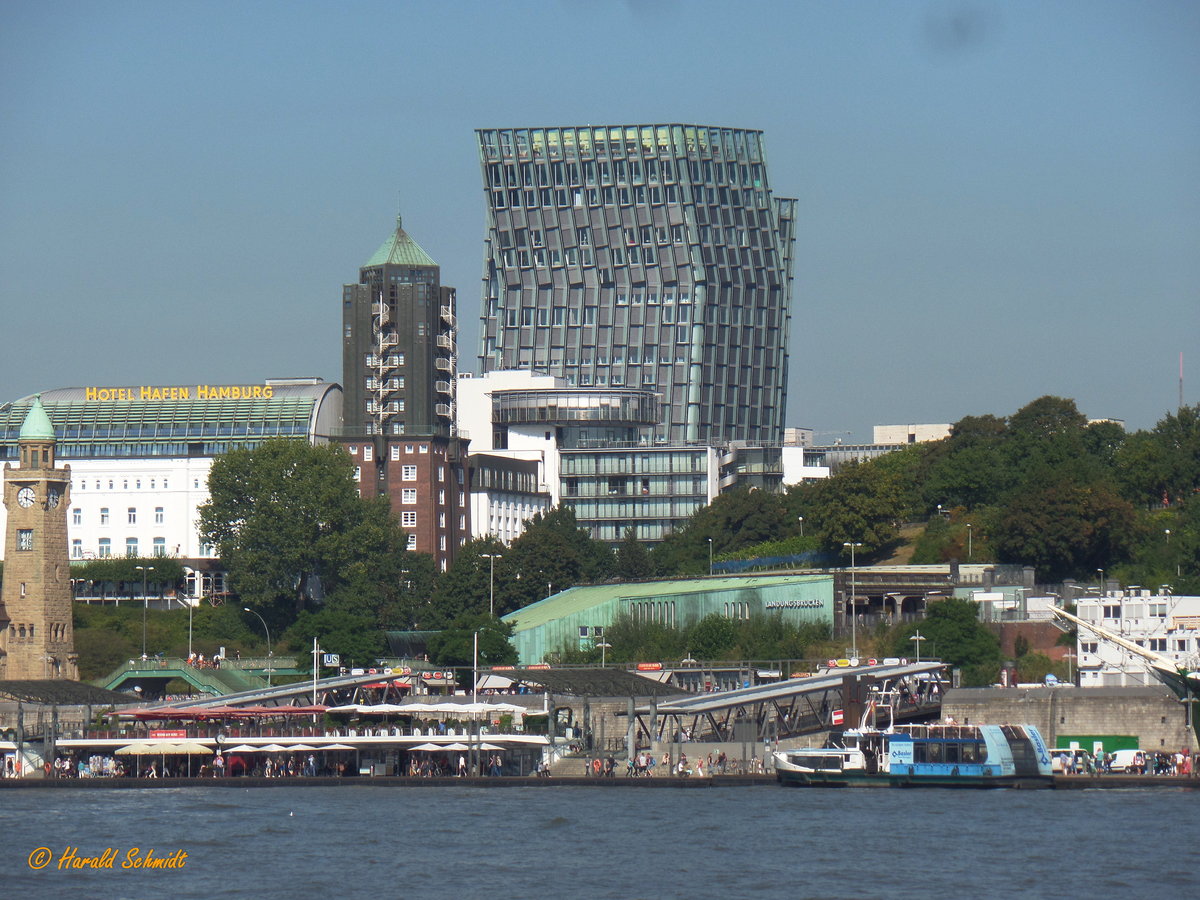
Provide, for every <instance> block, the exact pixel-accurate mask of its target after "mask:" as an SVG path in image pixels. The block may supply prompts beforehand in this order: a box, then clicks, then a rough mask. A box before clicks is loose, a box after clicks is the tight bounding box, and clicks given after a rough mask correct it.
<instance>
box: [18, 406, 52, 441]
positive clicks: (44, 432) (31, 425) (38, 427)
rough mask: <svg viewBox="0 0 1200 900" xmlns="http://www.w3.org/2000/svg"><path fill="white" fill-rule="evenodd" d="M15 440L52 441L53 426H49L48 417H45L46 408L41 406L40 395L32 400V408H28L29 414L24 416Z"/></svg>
mask: <svg viewBox="0 0 1200 900" xmlns="http://www.w3.org/2000/svg"><path fill="white" fill-rule="evenodd" d="M17 440H20V441H52V440H54V426H53V425H52V424H50V417H49V416H48V415H46V408H45V407H44V406H42V398H41V395H39V396H37V397H34V398H33V406H31V407H29V412H27V413H26V414H25V422H24V424H22V425H21V434H20V436H19V437H18V438H17Z"/></svg>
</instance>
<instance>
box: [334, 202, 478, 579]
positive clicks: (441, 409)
mask: <svg viewBox="0 0 1200 900" xmlns="http://www.w3.org/2000/svg"><path fill="white" fill-rule="evenodd" d="M358 282H359V283H358V284H347V285H344V286H343V288H342V381H343V391H344V392H345V406H344V409H343V421H344V423H345V424H344V426H343V428H342V429H341V440H342V443H343V444H344V445H345V446H346V449H347V450H348V451H349V453H350V454H351V456H353V457H354V462H355V466H356V477H357V478H358V480H359V491H360V492H361V493H362V495H363V496H372V495H375V494H384V495H386V496H387V497H389V498H390V500H391V504H392V509H393V510H394V511H395V512H396V514H397V516H398V517H399V519H400V524H401V527H403V528H404V530H405V532H407V534H408V548H409V549H410V550H416V551H419V552H421V553H429V554H431V555H432V556H433V557H434V559H435V560H436V562H437V564H438V566H439V567H440V568H441V569H442V570H443V571H445V569H446V568H447V566H448V565H449V563H450V561H451V560H452V559H453V558H454V554H455V552H456V551H457V550H458V548H459V547H460V546H461V545H462V544H463V543H464V542H465V541H466V539H467V536H468V535H469V534H470V526H469V522H468V518H469V504H468V501H467V497H468V493H469V491H470V485H469V480H470V479H469V472H468V470H467V468H466V452H465V450H466V448H465V445H464V444H463V443H462V442H460V441H459V440H458V438H457V436H456V434H455V428H454V387H455V381H456V380H457V379H456V377H455V370H456V369H457V357H456V349H455V334H456V322H455V316H454V303H455V300H454V288H450V287H443V286H442V284H441V268H440V267H439V266H438V264H437V263H435V262H434V261H433V260H432V259H431V258H430V256H429V254H427V253H426V252H425V251H424V250H422V249H421V248H420V246H418V244H417V242H416V241H414V240H413V239H412V238H411V237H409V235H408V233H407V232H406V231H405V230H404V228H403V226H402V223H401V221H400V218H399V217H397V218H396V230H395V232H393V233H392V235H391V236H390V237H388V239H387V240H386V241H384V242H383V246H381V247H380V248H379V249H378V250H376V251H375V255H374V256H372V257H371V258H370V259H369V260H367V262H366V264H365V265H364V266H363V267H362V268H361V269H360V270H359V278H358Z"/></svg>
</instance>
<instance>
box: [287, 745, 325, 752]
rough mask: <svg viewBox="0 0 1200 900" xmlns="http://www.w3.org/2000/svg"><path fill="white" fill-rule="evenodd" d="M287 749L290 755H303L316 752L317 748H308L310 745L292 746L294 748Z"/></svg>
mask: <svg viewBox="0 0 1200 900" xmlns="http://www.w3.org/2000/svg"><path fill="white" fill-rule="evenodd" d="M285 749H286V750H287V751H288V753H303V752H306V751H308V750H316V749H317V748H316V747H310V746H308V744H292V746H290V747H287V748H285Z"/></svg>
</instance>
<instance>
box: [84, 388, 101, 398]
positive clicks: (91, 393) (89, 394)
mask: <svg viewBox="0 0 1200 900" xmlns="http://www.w3.org/2000/svg"><path fill="white" fill-rule="evenodd" d="M97 393H99V392H98V391H97V390H96V389H95V388H94V387H90V388H84V390H83V398H84V399H85V400H96V399H98V398H97V397H96V394H97Z"/></svg>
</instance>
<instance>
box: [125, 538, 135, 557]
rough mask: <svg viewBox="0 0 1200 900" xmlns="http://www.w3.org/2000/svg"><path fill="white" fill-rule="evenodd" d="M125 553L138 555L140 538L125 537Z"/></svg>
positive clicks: (130, 555)
mask: <svg viewBox="0 0 1200 900" xmlns="http://www.w3.org/2000/svg"><path fill="white" fill-rule="evenodd" d="M125 555H126V556H129V557H134V556H137V555H138V539H137V538H135V537H130V538H125Z"/></svg>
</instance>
